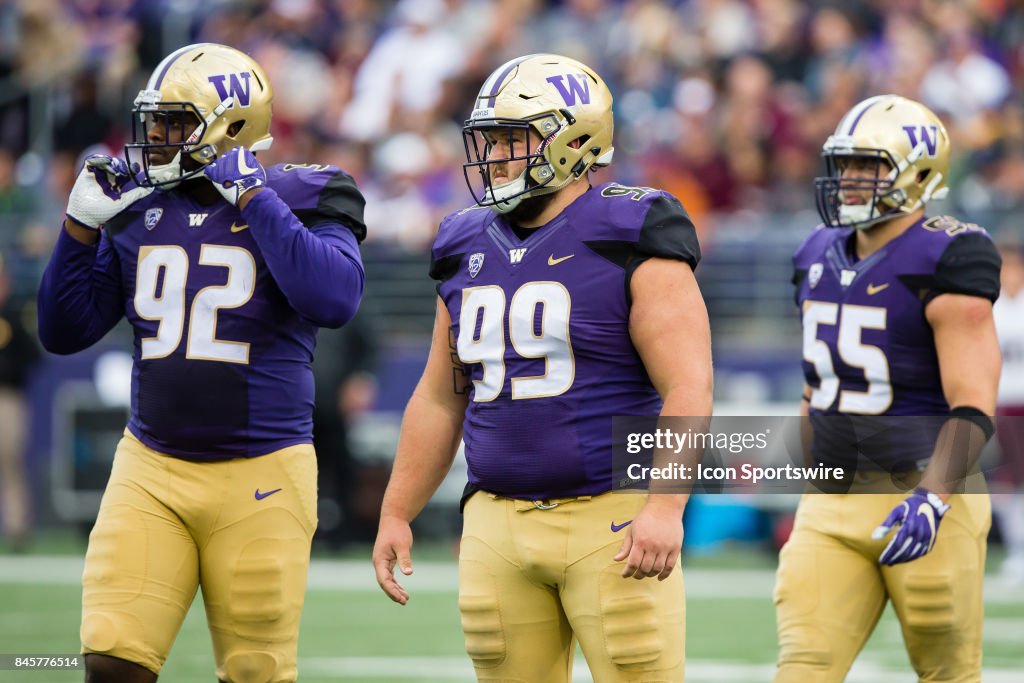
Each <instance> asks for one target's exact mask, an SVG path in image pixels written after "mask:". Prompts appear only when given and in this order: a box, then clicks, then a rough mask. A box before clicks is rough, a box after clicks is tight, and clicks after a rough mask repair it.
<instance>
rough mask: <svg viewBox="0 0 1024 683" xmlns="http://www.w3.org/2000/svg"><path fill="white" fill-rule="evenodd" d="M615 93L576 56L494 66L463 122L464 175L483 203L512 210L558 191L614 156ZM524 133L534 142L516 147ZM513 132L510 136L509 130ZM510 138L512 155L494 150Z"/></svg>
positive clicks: (534, 57) (539, 57) (536, 57)
mask: <svg viewBox="0 0 1024 683" xmlns="http://www.w3.org/2000/svg"><path fill="white" fill-rule="evenodd" d="M613 127H614V126H613V117H612V94H611V92H609V90H608V86H606V85H605V84H604V81H602V80H601V77H600V76H598V75H597V73H596V72H594V70H593V69H591V68H590V67H588V66H586V65H585V64H582V63H580V62H578V61H576V60H575V59H570V58H568V57H562V56H560V55H552V54H534V55H527V56H525V57H519V58H517V59H513V60H511V61H508V62H506V63H504V64H502V65H501V66H499V67H498V68H497V69H495V70H494V72H492V73H491V75H490V76H488V78H487V80H486V81H484V84H483V86H482V87H481V88H480V92H479V94H478V95H477V97H476V103H475V106H474V109H473V113H472V114H471V115H470V117H469V119H468V120H467V121H466V123H465V124H464V125H463V129H462V135H463V141H464V143H465V146H466V163H465V164H464V166H463V169H464V173H465V176H466V183H467V184H468V185H469V189H470V192H472V193H473V198H474V199H475V200H476V202H477V203H478V204H479V205H480V206H491V207H493V208H494V210H495V211H497V212H499V213H508V212H509V211H512V210H513V209H514V208H515V207H516V206H518V205H519V204H520V202H522V201H523V199H526V198H527V197H536V196H539V195H543V194H549V193H551V192H556V191H558V190H560V189H562V188H563V187H565V186H566V185H567V184H569V183H570V182H571V181H573V180H575V179H577V178H579V177H580V176H582V175H583V174H584V173H586V172H587V170H588V169H590V168H591V167H594V166H598V167H600V166H607V165H608V164H610V163H611V160H612V155H613V153H614V149H613V148H612V129H613ZM517 129H518V130H519V131H521V132H520V133H519V134H518V136H519V138H520V139H522V136H523V133H526V136H525V140H526V142H528V144H529V147H528V148H527V149H525V150H522V153H518V152H519V151H520V150H516V149H515V146H514V145H513V138H514V136H516V135H517V134H516V130H517ZM505 136H507V137H505ZM501 139H506V140H507V141H508V144H507V146H505V145H502V147H504V149H507V150H509V152H508V155H507V156H501V157H498V156H494V155H493V154H492V153H493V152H494V150H495V145H496V142H497V141H498V140H501ZM524 160H525V161H526V169H525V170H524V171H523V173H522V174H520V175H519V176H518V177H516V178H512V179H510V180H508V181H507V182H503V183H501V184H497V185H496V184H495V183H494V182H493V178H494V175H495V174H494V170H495V167H496V166H498V165H504V164H507V163H508V162H510V161H524Z"/></svg>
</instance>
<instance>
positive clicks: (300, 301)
mask: <svg viewBox="0 0 1024 683" xmlns="http://www.w3.org/2000/svg"><path fill="white" fill-rule="evenodd" d="M242 215H243V216H244V217H245V219H246V221H247V222H248V223H249V227H250V229H251V230H252V235H253V238H254V239H255V240H256V243H257V244H258V245H259V247H260V252H261V253H262V254H263V258H264V260H265V261H266V263H267V267H268V268H269V269H270V273H271V275H273V276H274V281H275V282H277V286H278V287H280V288H281V291H282V292H283V293H284V295H285V297H286V298H287V299H288V303H289V304H291V306H292V308H294V309H295V310H296V311H297V312H298V313H299V314H300V315H302V316H303V317H304V318H306V319H307V320H309V321H310V322H312V323H314V324H316V325H319V326H320V327H341V326H342V325H344V324H345V323H347V322H348V321H349V320H351V319H352V316H354V315H355V314H356V310H357V309H358V308H359V301H360V299H361V298H362V296H363V263H362V259H361V258H360V256H359V246H358V244H357V242H356V238H355V235H353V234H352V231H351V230H350V229H348V228H347V227H345V226H344V225H341V224H335V223H322V224H320V225H317V226H316V227H315V228H312V229H308V228H306V226H305V225H303V224H302V223H301V222H300V221H299V219H298V218H297V217H296V216H295V214H293V213H292V211H291V209H289V208H288V205H287V204H285V203H284V202H283V201H282V200H281V199H280V197H278V196H277V193H276V192H275V191H274V190H273V189H272V188H266V189H264V190H262V191H261V192H260V193H259V194H257V195H256V196H255V197H253V198H252V199H251V200H250V201H249V203H248V204H247V205H246V206H245V209H244V210H243V211H242Z"/></svg>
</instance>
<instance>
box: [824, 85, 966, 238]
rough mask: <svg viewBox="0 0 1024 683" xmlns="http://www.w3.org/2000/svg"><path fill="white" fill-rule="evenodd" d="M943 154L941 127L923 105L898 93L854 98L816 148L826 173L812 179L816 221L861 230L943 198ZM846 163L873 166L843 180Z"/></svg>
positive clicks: (945, 163)
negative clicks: (867, 170) (822, 142)
mask: <svg viewBox="0 0 1024 683" xmlns="http://www.w3.org/2000/svg"><path fill="white" fill-rule="evenodd" d="M949 153H950V143H949V135H948V134H947V133H946V128H945V126H943V125H942V121H940V120H939V117H937V116H936V115H935V114H934V113H932V111H931V110H930V109H928V107H926V106H924V105H923V104H920V103H918V102H915V101H914V100H909V99H907V98H905V97H900V96H898V95H879V96H877V97H871V98H868V99H866V100H864V101H863V102H860V103H859V104H857V105H856V106H855V107H854V108H853V109H851V110H850V111H849V112H848V113H847V114H846V116H844V117H843V119H842V120H841V121H840V122H839V126H838V127H837V128H836V132H835V133H834V134H832V135H831V136H829V138H828V140H826V141H825V145H824V147H823V148H822V156H823V157H824V158H825V172H826V174H827V175H826V176H824V177H821V178H817V179H816V181H815V189H816V195H817V203H818V213H819V214H821V220H822V221H823V222H824V223H825V225H826V226H829V227H851V228H856V229H858V230H863V229H864V228H869V227H871V226H872V225H876V224H877V223H881V222H884V221H887V220H891V219H893V218H895V217H897V216H901V215H905V214H908V213H911V212H913V211H916V210H918V209H919V208H921V207H922V206H924V205H925V204H926V203H928V201H929V200H931V199H941V198H943V197H945V196H946V194H947V193H948V192H949V188H948V187H946V179H947V177H948V176H949ZM852 163H859V164H860V165H861V167H862V168H872V167H873V168H874V175H873V177H867V176H869V175H870V174H869V173H863V172H862V173H859V174H856V176H857V177H853V176H854V175H855V174H853V173H847V177H845V178H844V177H843V174H844V170H845V169H847V167H848V166H850V165H851V164H852Z"/></svg>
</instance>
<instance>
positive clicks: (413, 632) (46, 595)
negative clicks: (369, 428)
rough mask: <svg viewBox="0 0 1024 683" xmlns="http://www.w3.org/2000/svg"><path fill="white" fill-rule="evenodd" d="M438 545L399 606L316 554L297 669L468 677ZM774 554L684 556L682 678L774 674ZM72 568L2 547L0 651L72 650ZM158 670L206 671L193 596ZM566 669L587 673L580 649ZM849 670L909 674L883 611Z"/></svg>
mask: <svg viewBox="0 0 1024 683" xmlns="http://www.w3.org/2000/svg"><path fill="white" fill-rule="evenodd" d="M367 553H368V551H367ZM444 554H445V553H444V552H434V553H433V554H432V555H431V554H430V553H426V555H427V556H428V557H434V558H435V559H432V560H430V561H427V560H419V561H417V562H416V572H415V574H414V575H413V576H412V577H409V578H406V579H403V583H404V584H405V586H406V587H407V588H408V589H409V591H410V593H411V594H412V600H411V601H410V603H409V604H408V605H407V606H405V607H399V606H398V605H395V604H392V603H391V602H390V601H389V600H387V598H385V597H384V595H383V594H382V593H380V592H379V590H378V588H377V586H376V583H375V582H374V579H373V575H372V570H371V568H370V566H369V561H368V560H360V559H344V560H337V559H317V560H314V562H313V565H312V567H311V570H310V582H309V593H308V596H307V599H306V609H305V612H304V616H303V622H302V634H301V643H300V647H299V672H300V680H301V681H304V682H306V683H315V682H324V683H326V682H329V681H366V682H367V683H399V682H405V681H409V682H414V681H415V682H419V683H426V682H429V683H450V682H455V681H472V680H474V679H473V675H472V669H471V667H470V665H469V663H468V660H467V658H466V657H465V655H464V653H463V650H462V636H461V633H460V631H459V617H458V609H457V605H456V592H455V584H456V570H455V564H454V563H453V562H451V561H443V560H439V559H436V558H438V557H443V556H444ZM736 557H740V558H742V559H740V560H737V559H736ZM771 564H772V559H771V558H770V556H768V555H766V554H757V555H755V554H753V553H740V554H739V555H734V556H733V557H732V558H731V559H728V560H725V561H723V560H722V559H721V558H717V559H714V558H693V559H692V560H691V561H690V562H689V565H688V567H687V573H686V583H687V606H688V626H687V631H688V634H687V644H686V647H687V681H688V683H704V682H707V683H711V682H717V681H742V682H744V683H755V682H758V681H769V680H771V677H772V673H773V671H774V666H773V661H774V658H775V633H774V615H773V611H772V604H771V587H772V582H773V575H772V568H771ZM684 566H685V565H684ZM81 568H82V561H81V556H80V555H27V556H9V555H0V653H25V654H29V653H32V654H43V653H62V654H66V653H73V652H75V651H76V648H77V646H78V620H79V614H80V611H79V610H80V606H79V601H80V597H81V592H80V588H79V586H78V581H79V579H80V577H81ZM985 668H986V673H985V677H984V680H985V681H986V683H1001V682H1009V681H1018V682H1019V681H1024V590H1022V589H1019V588H1018V589H1011V588H1009V587H1008V586H1005V585H1002V584H1000V583H999V581H998V580H997V579H995V578H991V579H990V580H989V581H988V583H987V586H986V615H985ZM81 680H82V673H81V672H80V671H74V672H55V671H45V672H13V671H0V681H3V682H4V683H22V682H26V683H61V682H62V681H81ZM161 680H164V681H171V682H181V683H192V682H196V683H200V682H201V683H210V682H211V681H213V680H214V676H213V659H212V655H211V652H210V645H209V640H208V636H207V632H206V626H205V619H204V615H203V612H202V608H201V606H199V604H198V601H197V604H196V605H194V606H193V609H192V612H191V613H190V614H189V616H188V619H187V620H186V622H185V624H184V626H183V628H182V630H181V633H180V634H179V636H178V640H177V642H176V644H175V647H174V650H173V651H172V653H171V656H170V659H169V660H168V662H167V665H166V667H165V668H164V672H163V675H162V676H161ZM574 680H576V681H589V680H590V676H589V674H588V672H587V669H586V665H585V663H584V662H583V660H582V657H579V656H578V657H577V665H576V668H575V678H574ZM847 680H848V681H864V682H867V681H871V682H872V683H876V682H879V681H885V682H892V683H899V682H902V681H906V682H907V683H910V682H912V681H914V680H916V678H915V677H914V676H913V675H912V674H911V673H910V669H909V665H908V664H907V661H906V655H905V654H904V652H903V649H902V642H901V639H900V635H899V629H898V625H897V624H896V621H895V619H894V618H893V617H892V614H891V613H890V612H887V613H886V615H885V617H884V618H883V620H882V622H881V623H880V624H879V626H878V629H877V630H876V632H875V634H874V636H873V637H872V640H871V642H870V643H869V644H868V647H867V648H866V650H865V651H864V653H863V654H862V655H861V657H860V659H859V660H858V662H857V664H856V665H855V668H854V670H853V671H852V672H851V674H850V676H849V678H848V679H847Z"/></svg>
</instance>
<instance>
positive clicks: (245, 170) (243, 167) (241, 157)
mask: <svg viewBox="0 0 1024 683" xmlns="http://www.w3.org/2000/svg"><path fill="white" fill-rule="evenodd" d="M238 171H239V172H240V173H241V174H242V175H249V174H251V173H255V172H256V171H257V169H255V168H253V167H252V166H250V165H249V164H247V163H246V162H245V152H244V150H243V151H240V152H239V153H238Z"/></svg>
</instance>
